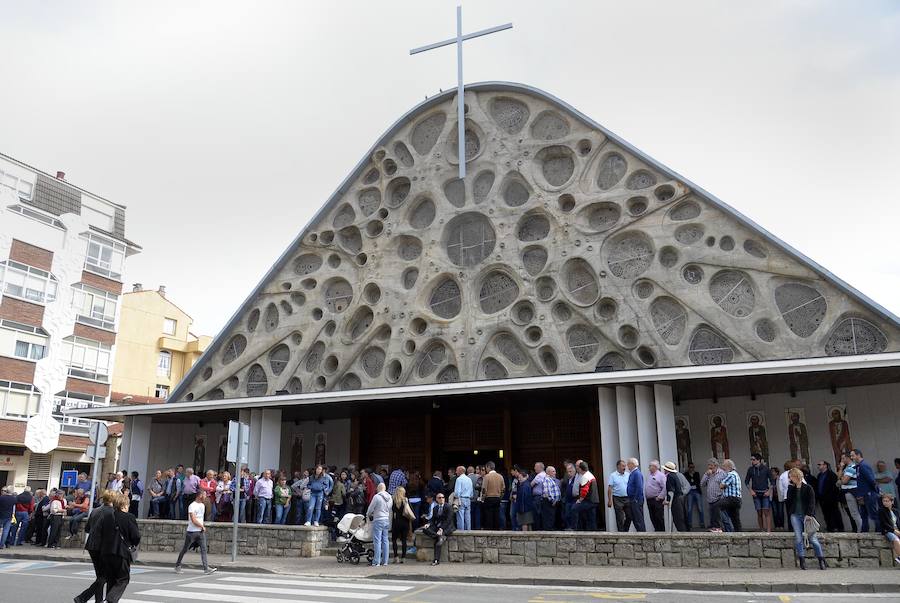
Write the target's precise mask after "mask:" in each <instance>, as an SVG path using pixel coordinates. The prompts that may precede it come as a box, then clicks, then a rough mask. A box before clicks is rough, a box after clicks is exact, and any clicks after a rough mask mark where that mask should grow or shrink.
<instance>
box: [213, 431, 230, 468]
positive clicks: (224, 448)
mask: <svg viewBox="0 0 900 603" xmlns="http://www.w3.org/2000/svg"><path fill="white" fill-rule="evenodd" d="M227 456H228V436H221V437H219V462H218V464H216V467H218V469H219V473H221V472H222V471H225V470H226V469H227V468H228V461H226V460H225V457H227Z"/></svg>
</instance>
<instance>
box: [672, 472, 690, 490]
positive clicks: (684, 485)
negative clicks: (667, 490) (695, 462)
mask: <svg viewBox="0 0 900 603" xmlns="http://www.w3.org/2000/svg"><path fill="white" fill-rule="evenodd" d="M675 475H676V477H677V478H678V483H679V484H680V485H681V494H683V495H687V493H688V492H690V491H691V483H690V482H689V481H688V480H687V478H686V477H685V476H684V473H681V472H680V471H678V472H676V473H675Z"/></svg>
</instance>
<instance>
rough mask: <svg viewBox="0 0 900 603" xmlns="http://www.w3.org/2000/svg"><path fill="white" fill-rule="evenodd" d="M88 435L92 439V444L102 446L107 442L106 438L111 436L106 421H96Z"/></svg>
mask: <svg viewBox="0 0 900 603" xmlns="http://www.w3.org/2000/svg"><path fill="white" fill-rule="evenodd" d="M88 437H89V438H90V439H91V443H92V444H97V445H100V446H102V445H103V444H106V440H107V438H109V429H107V427H106V423H104V422H103V421H94V423H93V424H92V425H91V430H90V431H89V432H88Z"/></svg>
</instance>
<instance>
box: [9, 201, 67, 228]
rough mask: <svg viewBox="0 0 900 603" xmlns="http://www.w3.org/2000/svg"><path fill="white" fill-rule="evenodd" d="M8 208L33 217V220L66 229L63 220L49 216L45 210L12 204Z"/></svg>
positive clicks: (27, 216)
mask: <svg viewBox="0 0 900 603" xmlns="http://www.w3.org/2000/svg"><path fill="white" fill-rule="evenodd" d="M6 209H8V210H10V211H14V212H16V213H17V214H22V215H23V216H25V217H26V218H31V219H32V220H37V221H38V222H43V223H44V224H48V225H50V226H52V227H54V228H59V229H60V230H65V229H66V227H65V225H64V224H63V223H62V222H60V221H59V220H57V219H56V218H54V217H53V216H49V215H47V214H45V213H44V212H41V211H38V210H36V209H32V208H30V207H26V206H24V205H10V206H8V207H7V208H6Z"/></svg>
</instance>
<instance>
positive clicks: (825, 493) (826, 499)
mask: <svg viewBox="0 0 900 603" xmlns="http://www.w3.org/2000/svg"><path fill="white" fill-rule="evenodd" d="M820 492H821V494H820ZM840 492H841V491H840V490H839V489H838V476H837V473H835V472H834V471H832V470H831V469H828V470H827V471H820V472H819V475H817V476H816V495H817V496H818V497H819V504H823V503H824V504H826V505H827V504H828V503H830V502H837V501H838V495H839V494H840Z"/></svg>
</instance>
